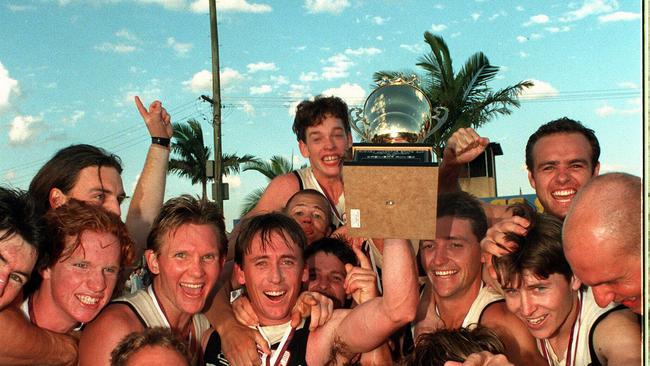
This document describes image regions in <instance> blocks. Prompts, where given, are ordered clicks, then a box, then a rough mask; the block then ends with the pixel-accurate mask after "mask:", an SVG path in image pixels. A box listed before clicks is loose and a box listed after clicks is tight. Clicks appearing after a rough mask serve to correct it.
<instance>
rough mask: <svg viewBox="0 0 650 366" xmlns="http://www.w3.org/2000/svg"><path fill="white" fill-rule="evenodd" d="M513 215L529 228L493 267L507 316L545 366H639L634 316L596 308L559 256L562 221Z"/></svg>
mask: <svg viewBox="0 0 650 366" xmlns="http://www.w3.org/2000/svg"><path fill="white" fill-rule="evenodd" d="M585 189H587V188H585ZM515 211H517V213H516V214H518V215H523V216H526V217H527V219H528V221H529V222H530V223H531V228H530V230H529V231H528V233H527V234H526V235H525V236H513V237H512V238H511V239H512V240H514V241H516V242H517V244H518V249H517V250H515V251H514V252H512V253H510V254H508V255H504V256H502V257H499V258H496V259H495V260H494V262H495V263H494V267H495V270H496V271H497V274H498V278H499V282H500V284H501V286H502V288H503V290H504V292H505V299H506V304H507V306H508V310H510V311H511V312H512V313H514V314H515V315H516V316H517V317H518V318H519V319H521V320H522V322H523V323H524V324H526V326H527V327H528V330H529V331H530V333H531V334H532V335H533V336H534V337H535V338H536V339H537V346H538V349H539V351H540V353H541V354H542V356H544V358H545V359H546V361H547V362H548V364H549V365H610V366H612V365H639V364H640V362H641V338H640V335H641V331H640V327H639V324H638V323H637V319H636V316H635V315H634V314H633V313H632V312H631V311H630V310H628V309H625V308H624V307H622V306H619V307H615V306H614V305H613V304H609V301H608V302H606V303H605V304H604V306H603V308H602V309H601V308H599V307H598V305H597V304H596V301H597V300H595V299H594V296H595V295H596V292H595V291H594V292H593V293H592V290H593V289H591V288H586V287H582V286H581V283H580V280H579V279H577V278H576V277H575V276H574V275H573V273H572V271H571V267H570V266H569V263H568V262H567V260H566V258H565V257H564V253H563V251H562V238H561V232H562V221H561V220H559V219H558V218H555V217H552V216H550V215H546V214H536V213H534V212H533V211H532V208H528V207H517V209H516V210H515ZM597 252H598V251H595V252H594V253H593V254H592V255H589V256H587V255H583V256H585V257H591V256H593V255H598V254H596V253H597ZM599 305H600V304H599Z"/></svg>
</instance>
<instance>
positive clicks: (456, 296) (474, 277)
mask: <svg viewBox="0 0 650 366" xmlns="http://www.w3.org/2000/svg"><path fill="white" fill-rule="evenodd" d="M437 209H438V212H437V217H438V220H437V222H436V239H435V240H423V241H421V242H420V256H421V260H422V267H423V268H424V269H425V271H426V273H427V277H428V279H429V285H430V286H431V289H432V296H430V297H429V298H427V297H423V298H422V300H421V301H424V302H427V303H426V304H421V307H423V308H424V307H426V308H428V309H429V311H427V315H426V317H425V319H424V320H422V321H421V322H423V323H429V324H431V327H432V328H433V329H430V330H431V331H435V330H436V329H440V328H443V329H457V328H460V327H467V326H469V325H471V324H480V325H483V326H485V327H487V328H490V329H492V330H493V331H494V332H495V333H496V334H497V335H498V336H499V339H501V341H502V342H503V343H504V344H505V346H506V350H507V351H506V355H507V356H508V359H509V360H510V361H512V362H513V363H514V364H517V365H535V364H542V363H541V362H542V359H541V357H539V355H538V354H537V352H536V350H535V344H534V341H533V338H532V337H531V336H530V334H528V332H527V330H526V328H525V326H524V324H523V323H522V322H521V321H519V320H518V319H517V318H516V317H515V316H514V315H513V314H511V313H509V312H508V311H507V309H506V307H505V305H504V303H503V297H502V296H501V295H500V294H499V293H497V292H496V291H493V290H492V289H491V288H489V287H488V286H485V285H484V283H483V282H482V281H481V247H480V244H479V241H480V240H481V238H482V237H483V235H485V232H486V230H487V218H486V216H485V213H484V212H483V209H482V207H481V203H480V202H479V201H478V200H477V199H476V198H474V197H473V196H471V195H470V194H468V193H465V192H462V191H461V192H455V193H447V194H443V195H441V196H440V197H439V198H438V208H437ZM436 318H439V319H441V320H442V322H439V321H436V320H437V319H436Z"/></svg>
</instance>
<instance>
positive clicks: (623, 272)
mask: <svg viewBox="0 0 650 366" xmlns="http://www.w3.org/2000/svg"><path fill="white" fill-rule="evenodd" d="M641 190H642V189H641V179H640V178H639V177H635V176H633V175H630V174H624V173H609V174H604V175H602V176H599V177H597V178H594V179H593V180H592V181H591V182H590V183H589V184H588V185H587V186H586V187H585V188H584V189H583V191H581V192H580V194H579V195H578V197H577V198H576V200H575V202H574V205H573V206H572V207H571V209H570V210H569V214H568V215H567V218H566V220H565V223H564V229H563V233H562V239H563V245H564V251H565V254H566V258H567V260H568V261H569V263H570V264H571V268H572V269H573V273H575V275H576V277H578V278H579V279H580V280H581V281H582V282H583V283H584V284H585V285H588V286H591V288H592V290H593V292H594V297H595V298H596V302H597V303H598V305H600V306H601V307H605V306H607V305H608V304H609V303H611V302H612V301H614V302H618V303H621V304H623V305H625V306H627V307H629V308H630V309H631V310H632V311H634V312H635V313H637V314H643V307H642V304H643V296H642V292H643V286H642V283H641V278H642V267H641V242H642V240H643V239H642V235H641V228H642V226H641V222H642V220H643V217H642V210H641V202H642V194H641Z"/></svg>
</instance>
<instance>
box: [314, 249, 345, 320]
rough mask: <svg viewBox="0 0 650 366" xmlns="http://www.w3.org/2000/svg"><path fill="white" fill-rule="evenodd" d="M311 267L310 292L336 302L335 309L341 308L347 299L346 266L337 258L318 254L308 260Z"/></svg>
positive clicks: (327, 254) (322, 253)
mask: <svg viewBox="0 0 650 366" xmlns="http://www.w3.org/2000/svg"><path fill="white" fill-rule="evenodd" d="M307 266H308V267H309V291H314V292H318V293H321V294H323V295H325V296H327V297H329V298H330V299H332V301H334V307H335V308H340V307H342V306H343V304H344V303H345V299H346V297H347V295H346V293H345V287H343V284H344V283H345V277H346V271H345V264H344V263H343V262H341V260H340V259H339V258H338V257H337V256H335V255H334V254H329V253H325V252H318V253H316V254H314V255H312V256H311V257H310V258H309V259H308V260H307Z"/></svg>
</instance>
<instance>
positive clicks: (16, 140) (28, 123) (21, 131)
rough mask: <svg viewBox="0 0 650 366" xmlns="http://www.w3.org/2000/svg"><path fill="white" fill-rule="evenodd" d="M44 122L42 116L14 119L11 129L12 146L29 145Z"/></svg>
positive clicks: (10, 141)
mask: <svg viewBox="0 0 650 366" xmlns="http://www.w3.org/2000/svg"><path fill="white" fill-rule="evenodd" d="M42 121H43V117H42V116H16V117H14V119H13V120H12V121H11V127H10V128H9V143H10V144H12V145H21V144H25V143H28V142H29V141H31V140H32V138H33V137H34V135H35V133H36V130H38V128H39V127H40V125H41V122H42Z"/></svg>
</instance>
